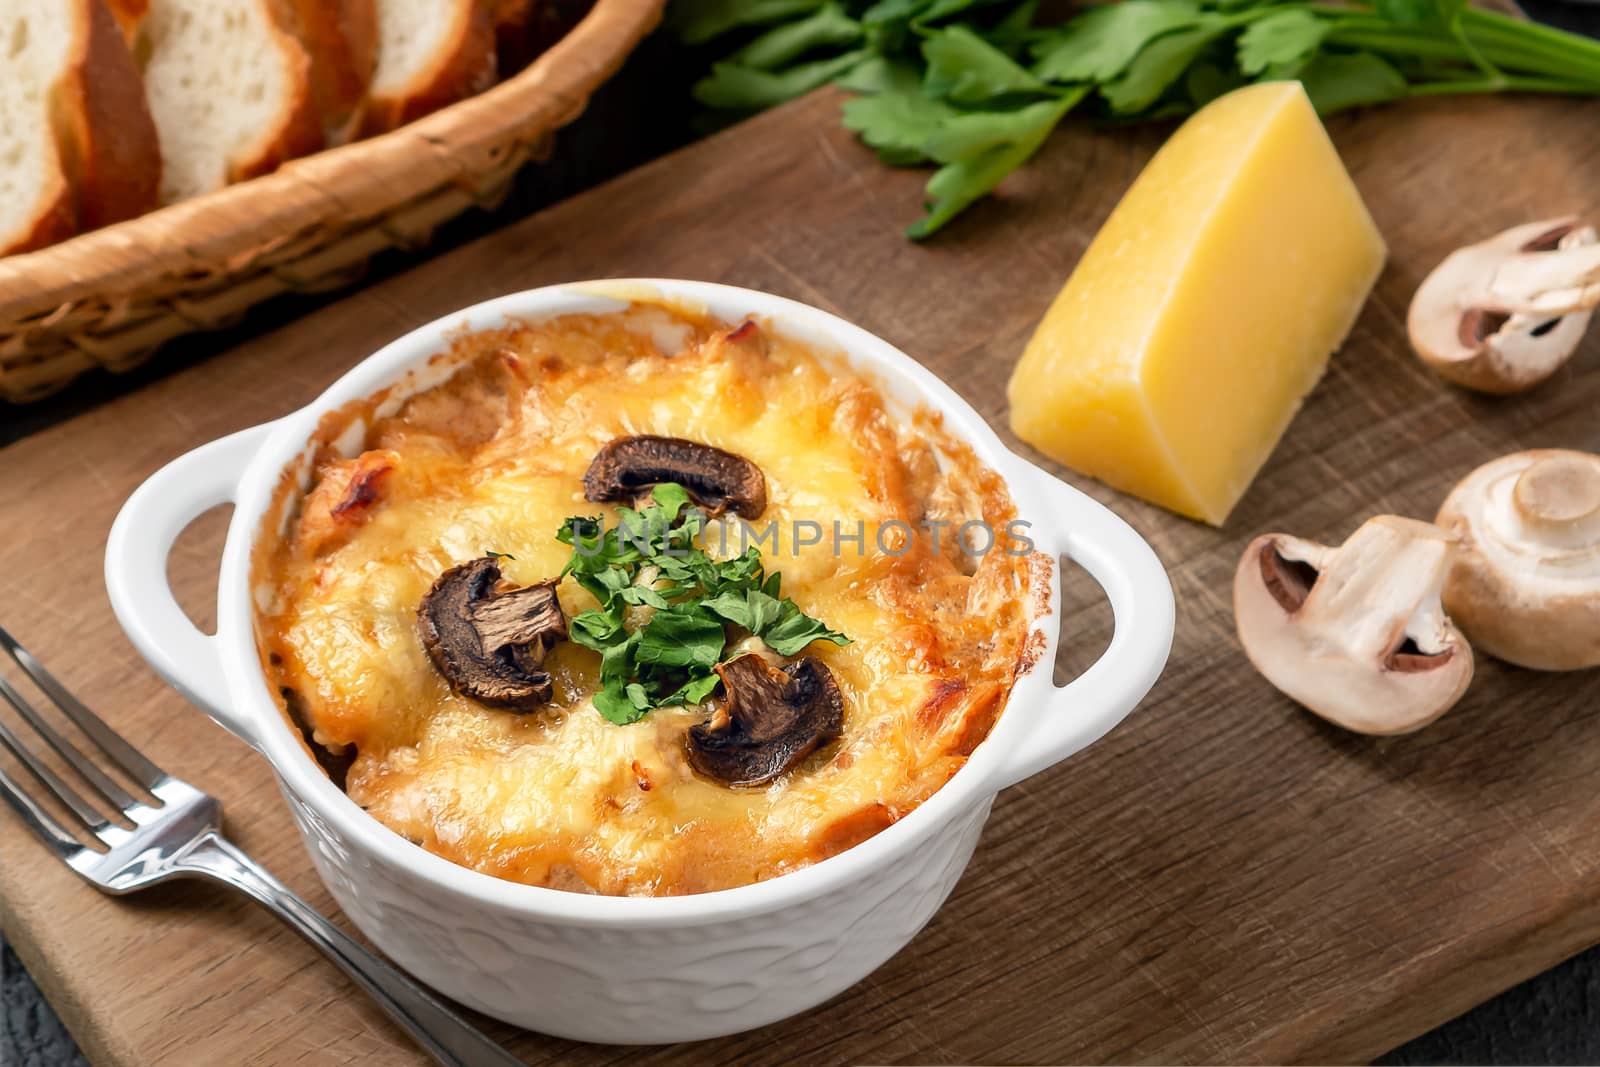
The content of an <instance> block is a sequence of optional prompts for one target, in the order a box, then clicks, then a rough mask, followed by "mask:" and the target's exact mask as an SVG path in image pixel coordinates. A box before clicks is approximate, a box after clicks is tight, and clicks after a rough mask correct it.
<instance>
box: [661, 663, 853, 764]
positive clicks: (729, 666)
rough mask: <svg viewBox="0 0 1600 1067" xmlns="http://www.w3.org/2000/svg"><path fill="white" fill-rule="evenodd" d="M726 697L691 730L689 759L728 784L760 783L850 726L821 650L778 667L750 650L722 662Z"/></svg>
mask: <svg viewBox="0 0 1600 1067" xmlns="http://www.w3.org/2000/svg"><path fill="white" fill-rule="evenodd" d="M716 671H717V674H718V675H720V676H721V678H722V684H723V686H724V687H725V688H726V689H727V702H726V703H725V704H724V705H723V707H721V708H719V709H718V711H717V712H716V714H714V715H713V716H712V717H711V718H710V719H709V720H707V721H706V722H703V723H699V724H697V725H695V726H691V727H690V728H689V739H688V745H689V762H690V764H691V765H693V767H694V769H695V770H697V771H699V772H700V773H701V774H704V775H706V776H707V777H709V778H715V779H717V780H718V781H720V782H724V783H726V784H728V785H736V786H750V785H762V784H764V783H766V782H770V781H772V779H774V778H776V777H778V775H780V774H782V773H783V772H785V771H787V770H789V769H790V768H792V767H794V766H795V765H796V764H798V763H799V762H800V761H801V760H803V759H805V758H806V757H807V756H809V755H810V754H811V753H812V752H815V751H816V750H817V749H818V748H819V747H820V746H822V745H825V744H827V743H828V742H829V741H832V740H834V739H835V738H837V737H838V736H839V734H840V733H841V732H842V731H843V729H844V697H843V696H842V695H841V694H840V692H839V684H838V683H837V682H836V681H834V678H833V672H832V671H830V670H828V668H827V666H825V665H824V664H823V662H822V661H821V660H819V659H817V658H816V657H815V656H806V657H804V658H803V659H799V660H796V661H795V662H793V663H790V664H788V665H787V666H785V667H781V668H780V667H774V666H772V665H771V664H770V663H768V662H767V661H766V659H765V658H763V657H762V656H761V655H760V654H759V653H756V652H752V653H749V654H747V655H743V656H739V657H738V658H736V659H731V660H728V661H727V662H726V663H722V664H719V665H718V666H717V667H716Z"/></svg>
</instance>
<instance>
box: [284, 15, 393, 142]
mask: <svg viewBox="0 0 1600 1067" xmlns="http://www.w3.org/2000/svg"><path fill="white" fill-rule="evenodd" d="M293 12H294V17H295V21H296V24H297V29H298V31H299V37H300V41H301V43H302V44H303V45H304V46H305V49H306V53H307V55H309V56H310V58H311V94H312V99H313V101H314V102H315V104H316V108H317V112H318V114H319V115H320V116H321V118H322V126H323V130H324V133H325V134H326V137H327V142H328V144H330V145H340V144H344V143H346V142H347V141H349V140H351V139H352V138H353V137H354V136H355V134H356V132H357V130H358V129H359V128H360V125H361V110H362V106H363V104H364V103H365V101H366V96H367V86H368V85H369V84H371V82H372V72H373V71H374V70H375V69H376V68H377V65H378V9H377V5H376V3H375V2H374V0H293Z"/></svg>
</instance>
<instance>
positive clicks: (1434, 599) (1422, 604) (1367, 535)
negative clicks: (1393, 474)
mask: <svg viewBox="0 0 1600 1067" xmlns="http://www.w3.org/2000/svg"><path fill="white" fill-rule="evenodd" d="M1454 551H1455V538H1454V537H1452V536H1450V535H1449V534H1447V533H1445V532H1444V531H1443V530H1441V529H1439V528H1438V527H1437V526H1434V525H1432V524H1430V523H1426V522H1417V521H1415V520H1413V519H1403V518H1399V517H1397V516H1383V517H1382V521H1377V520H1375V521H1373V522H1369V523H1366V524H1364V525H1363V526H1362V527H1361V528H1360V529H1359V530H1357V531H1356V532H1355V533H1353V534H1351V535H1350V539H1349V540H1348V541H1346V542H1345V543H1344V545H1343V547H1341V548H1340V549H1339V551H1338V552H1337V553H1335V556H1334V558H1335V560H1336V561H1337V562H1336V564H1335V565H1330V566H1329V567H1328V569H1327V570H1325V571H1324V572H1323V573H1322V574H1321V576H1320V577H1319V578H1318V579H1317V582H1316V584H1315V585H1313V586H1312V587H1311V592H1310V594H1309V595H1308V596H1307V597H1306V601H1305V604H1304V606H1303V607H1301V609H1300V618H1301V621H1302V622H1303V623H1307V624H1314V623H1317V622H1322V621H1325V620H1339V621H1340V622H1341V626H1340V628H1339V629H1338V630H1337V631H1336V632H1337V633H1339V635H1340V643H1341V644H1342V645H1343V646H1344V647H1345V648H1346V649H1347V650H1348V651H1349V652H1350V653H1351V655H1352V656H1354V657H1356V658H1358V659H1363V660H1376V659H1378V658H1379V657H1383V656H1389V655H1393V654H1394V653H1395V652H1396V650H1397V649H1398V648H1399V647H1400V646H1401V645H1402V643H1403V642H1404V640H1405V638H1406V637H1407V636H1409V637H1410V638H1411V641H1412V643H1413V644H1415V645H1416V646H1417V648H1418V649H1419V650H1420V651H1421V652H1422V654H1423V655H1438V654H1440V653H1441V652H1443V651H1444V650H1445V648H1446V645H1447V637H1446V629H1445V627H1446V620H1445V618H1444V610H1443V609H1442V608H1441V607H1440V606H1439V591H1440V589H1441V588H1442V587H1443V586H1444V578H1445V574H1446V573H1448V571H1449V567H1450V558H1451V555H1452V553H1453V552H1454ZM1330 562H1331V561H1330ZM1379 604H1381V605H1384V606H1385V608H1386V610H1384V611H1374V610H1372V608H1373V606H1374V605H1379Z"/></svg>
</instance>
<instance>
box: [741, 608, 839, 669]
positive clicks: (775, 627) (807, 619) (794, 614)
mask: <svg viewBox="0 0 1600 1067" xmlns="http://www.w3.org/2000/svg"><path fill="white" fill-rule="evenodd" d="M761 639H762V640H763V641H765V642H766V643H767V644H769V645H771V646H772V650H773V651H774V652H776V653H777V654H778V655H780V656H796V655H799V654H800V650H801V649H803V648H805V647H806V646H807V645H809V644H810V643H811V642H813V641H832V642H833V643H834V644H836V645H847V644H849V643H850V639H849V638H848V637H846V636H845V635H844V634H841V633H837V632H835V631H833V630H830V629H828V628H827V627H826V626H824V625H822V623H820V622H818V621H817V620H816V619H813V618H812V617H811V616H809V615H807V614H805V613H804V612H802V611H801V610H800V609H799V608H798V607H796V606H795V603H794V601H792V600H785V601H784V602H783V605H782V610H781V612H780V615H779V618H778V621H777V622H775V623H773V624H772V625H771V626H768V627H767V628H766V629H765V630H763V631H762V632H761Z"/></svg>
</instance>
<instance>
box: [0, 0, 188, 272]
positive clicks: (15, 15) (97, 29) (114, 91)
mask: <svg viewBox="0 0 1600 1067" xmlns="http://www.w3.org/2000/svg"><path fill="white" fill-rule="evenodd" d="M160 168H161V163H160V157H159V155H158V154H157V151H156V138H155V129H154V127H153V126H152V124H151V122H150V115H149V112H148V111H146V110H145V107H144V97H143V93H142V91H141V89H140V86H139V75H138V71H137V70H136V69H135V67H134V63H133V58H132V56H130V55H129V54H128V48H127V45H126V44H125V43H124V41H123V39H122V37H121V35H120V34H119V33H118V31H117V27H116V23H115V22H114V20H113V19H112V16H111V13H110V12H109V10H108V9H107V8H106V7H105V6H104V4H103V2H102V0H6V2H5V4H4V5H3V10H0V254H3V253H9V252H21V251H28V250H31V249H35V248H42V247H44V246H45V245H48V244H51V243H53V242H55V241H59V240H61V239H63V238H65V237H68V236H71V235H72V234H73V233H75V232H77V231H78V230H80V229H92V228H94V227H97V226H102V225H105V224H107V223H111V222H119V221H121V220H122V219H126V218H131V217H132V216H134V215H137V214H140V213H141V212H144V211H147V210H149V209H150V208H151V207H154V206H155V199H156V198H155V192H156V184H157V181H158V178H159V175H160Z"/></svg>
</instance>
